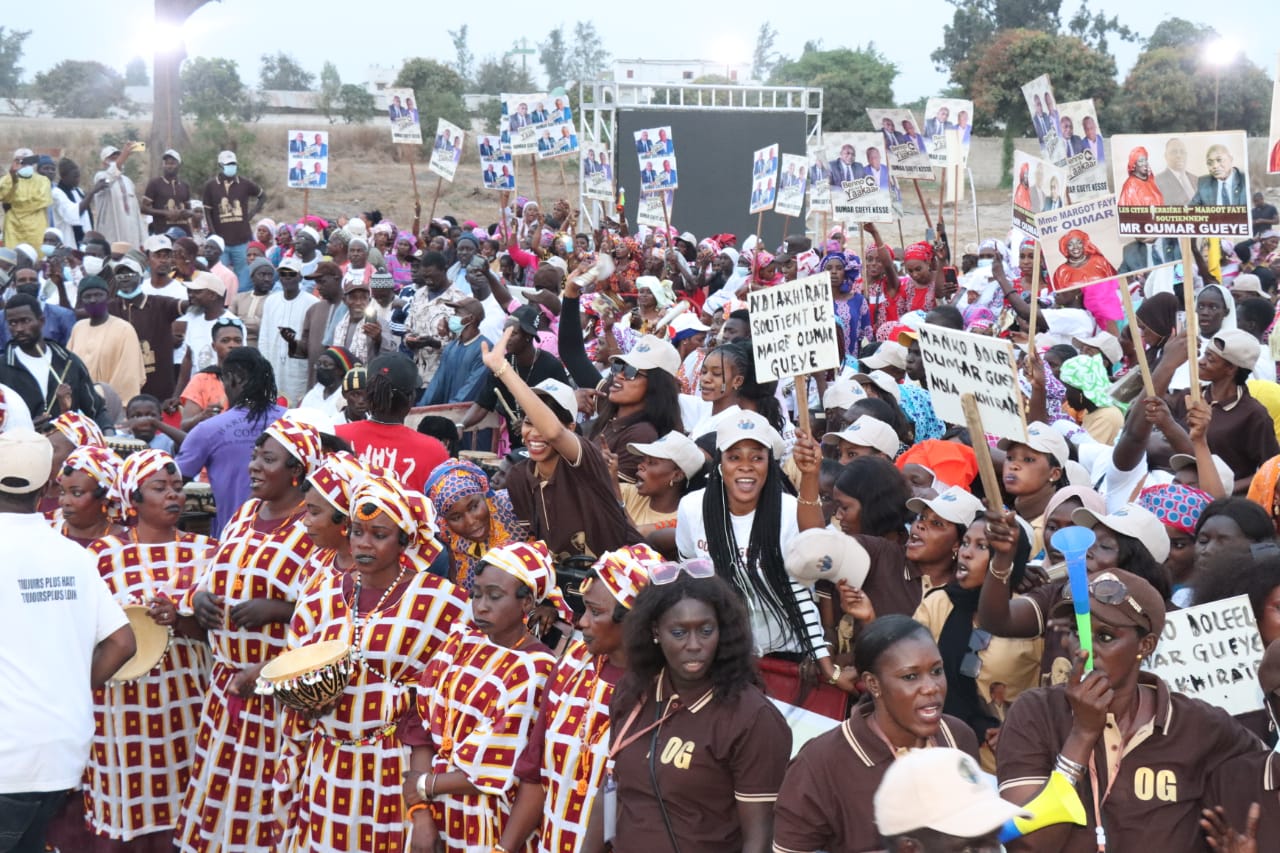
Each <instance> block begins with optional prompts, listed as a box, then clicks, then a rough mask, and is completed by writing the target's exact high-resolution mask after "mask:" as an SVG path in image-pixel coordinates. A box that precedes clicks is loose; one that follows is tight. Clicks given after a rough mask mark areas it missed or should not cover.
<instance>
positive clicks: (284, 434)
mask: <svg viewBox="0 0 1280 853" xmlns="http://www.w3.org/2000/svg"><path fill="white" fill-rule="evenodd" d="M266 433H267V435H269V436H271V437H272V438H274V439H275V440H276V441H278V442H280V446H281V447H283V448H284V449H285V450H286V451H287V452H288V453H289V455H290V456H292V457H293V458H294V459H297V460H298V461H299V462H301V463H302V467H303V468H305V469H306V470H307V471H311V470H312V469H314V468H315V467H316V465H318V464H320V460H321V458H322V456H323V453H324V451H323V450H322V448H321V446H320V431H319V430H318V429H316V428H315V427H314V426H312V425H311V424H308V423H303V422H302V421H300V420H298V419H296V418H293V417H290V416H289V415H285V416H284V417H281V418H280V419H279V420H277V421H276V422H275V423H273V424H272V425H271V426H269V427H267V429H266Z"/></svg>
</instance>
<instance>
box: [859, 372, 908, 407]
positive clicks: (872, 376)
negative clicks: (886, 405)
mask: <svg viewBox="0 0 1280 853" xmlns="http://www.w3.org/2000/svg"><path fill="white" fill-rule="evenodd" d="M852 378H853V380H854V381H855V382H870V383H871V384H872V385H874V386H876V387H877V388H879V389H880V390H881V391H883V392H884V393H886V394H888V395H889V396H890V397H893V399H894V400H895V401H896V402H902V395H901V393H900V392H899V391H898V380H896V379H894V378H893V377H892V376H890V375H889V374H887V373H885V372H884V371H883V370H873V371H871V372H870V373H855V374H853V377H852ZM864 390H865V389H864Z"/></svg>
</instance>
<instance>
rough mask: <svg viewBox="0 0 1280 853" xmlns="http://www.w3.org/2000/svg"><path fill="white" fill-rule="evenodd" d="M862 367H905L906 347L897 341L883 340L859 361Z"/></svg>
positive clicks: (899, 368)
mask: <svg viewBox="0 0 1280 853" xmlns="http://www.w3.org/2000/svg"><path fill="white" fill-rule="evenodd" d="M861 363H862V366H863V367H868V368H871V369H872V370H878V369H879V368H882V367H896V368H897V369H898V370H906V369H907V348H906V347H904V346H903V345H902V344H900V343H898V342H897V341H885V342H884V343H882V344H881V345H880V346H879V347H878V348H877V349H876V351H875V352H873V353H872V354H871V355H869V356H867V357H866V358H864V359H862V361H861Z"/></svg>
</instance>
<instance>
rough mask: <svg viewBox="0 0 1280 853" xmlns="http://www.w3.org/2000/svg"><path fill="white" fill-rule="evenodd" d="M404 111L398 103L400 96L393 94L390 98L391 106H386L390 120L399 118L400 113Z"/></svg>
mask: <svg viewBox="0 0 1280 853" xmlns="http://www.w3.org/2000/svg"><path fill="white" fill-rule="evenodd" d="M403 111H404V107H403V106H402V105H401V104H400V96H399V95H393V96H392V98H391V106H389V107H387V113H388V114H389V115H390V116H391V120H392V121H395V120H396V119H398V118H400V114H401V113H402V112H403Z"/></svg>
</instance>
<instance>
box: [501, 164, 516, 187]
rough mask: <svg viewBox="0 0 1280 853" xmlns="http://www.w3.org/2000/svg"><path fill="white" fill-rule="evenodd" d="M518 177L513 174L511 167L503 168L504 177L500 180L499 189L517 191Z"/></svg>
mask: <svg viewBox="0 0 1280 853" xmlns="http://www.w3.org/2000/svg"><path fill="white" fill-rule="evenodd" d="M515 186H516V176H515V175H513V174H511V167H510V166H503V167H502V176H501V177H500V178H498V188H499V189H503V190H511V189H515Z"/></svg>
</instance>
